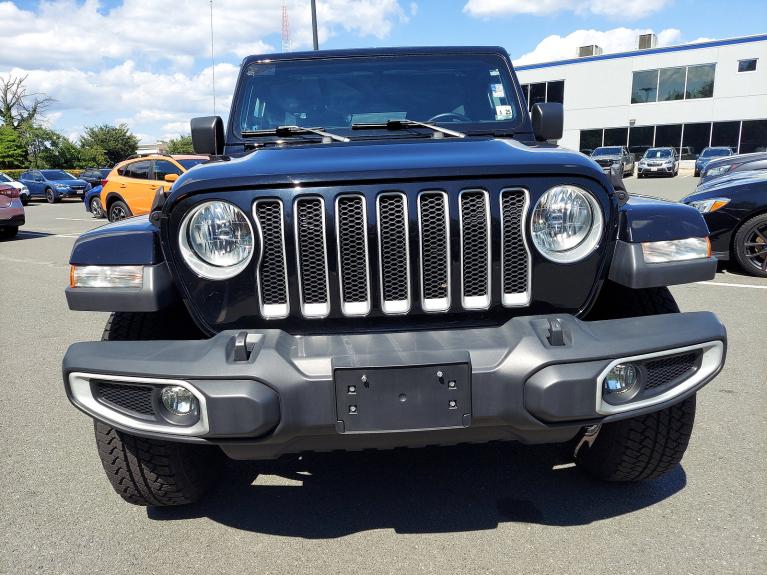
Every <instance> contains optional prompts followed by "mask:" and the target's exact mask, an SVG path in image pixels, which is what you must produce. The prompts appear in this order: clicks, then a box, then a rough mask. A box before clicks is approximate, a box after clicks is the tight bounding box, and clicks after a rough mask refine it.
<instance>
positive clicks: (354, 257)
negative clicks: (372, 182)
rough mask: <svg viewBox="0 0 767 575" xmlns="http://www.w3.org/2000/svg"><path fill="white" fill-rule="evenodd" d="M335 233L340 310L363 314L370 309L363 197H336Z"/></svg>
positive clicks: (350, 313) (348, 313)
mask: <svg viewBox="0 0 767 575" xmlns="http://www.w3.org/2000/svg"><path fill="white" fill-rule="evenodd" d="M336 233H337V241H338V269H339V276H340V281H341V311H342V312H343V314H344V315H366V314H367V313H368V312H369V311H370V267H369V262H368V235H367V209H366V208H365V198H364V197H362V196H341V197H339V198H338V199H337V200H336Z"/></svg>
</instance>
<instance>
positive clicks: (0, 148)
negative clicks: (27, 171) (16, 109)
mask: <svg viewBox="0 0 767 575" xmlns="http://www.w3.org/2000/svg"><path fill="white" fill-rule="evenodd" d="M26 157H27V151H26V149H25V148H24V143H23V142H22V140H21V138H19V135H18V133H17V132H16V131H15V130H14V129H13V128H10V127H8V126H0V168H20V167H22V166H23V165H24V163H25V160H26Z"/></svg>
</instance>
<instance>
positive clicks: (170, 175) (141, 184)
mask: <svg viewBox="0 0 767 575" xmlns="http://www.w3.org/2000/svg"><path fill="white" fill-rule="evenodd" d="M207 161H208V156H192V155H189V156H185V155H173V156H170V155H162V154H152V155H149V156H142V157H137V158H131V159H129V160H125V161H124V162H121V163H119V164H117V165H116V166H115V167H114V168H113V169H112V171H111V172H109V175H108V176H107V177H106V180H105V181H104V183H103V188H102V190H101V205H102V206H104V213H106V216H107V218H109V221H110V222H115V221H117V220H122V219H125V218H129V217H131V216H140V215H142V214H148V213H149V210H150V209H151V208H152V201H153V200H154V197H155V195H156V194H157V189H158V188H159V187H160V186H164V187H165V188H166V189H167V188H169V187H170V186H171V185H173V182H175V181H176V180H177V179H178V177H179V176H180V175H181V174H183V173H184V172H186V171H187V170H189V169H190V168H192V167H194V166H196V165H197V164H201V163H202V162H207Z"/></svg>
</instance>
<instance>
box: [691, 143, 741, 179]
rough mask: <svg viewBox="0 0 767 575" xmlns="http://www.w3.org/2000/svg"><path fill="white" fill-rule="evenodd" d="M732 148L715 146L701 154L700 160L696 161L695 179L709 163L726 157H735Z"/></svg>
mask: <svg viewBox="0 0 767 575" xmlns="http://www.w3.org/2000/svg"><path fill="white" fill-rule="evenodd" d="M733 153H734V152H733V151H732V148H727V147H725V146H714V147H710V148H706V149H705V150H703V151H702V152H701V153H700V156H698V159H697V160H695V177H696V178H697V177H698V176H700V173H701V172H702V171H703V170H704V169H705V168H706V166H708V164H709V162H711V161H712V160H715V159H717V158H724V157H726V156H732V155H733Z"/></svg>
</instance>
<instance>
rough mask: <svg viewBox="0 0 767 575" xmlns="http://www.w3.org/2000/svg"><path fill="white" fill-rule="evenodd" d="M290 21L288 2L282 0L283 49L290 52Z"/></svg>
mask: <svg viewBox="0 0 767 575" xmlns="http://www.w3.org/2000/svg"><path fill="white" fill-rule="evenodd" d="M290 50H291V45H290V22H289V21H288V3H287V1H286V0H283V2H282V51H283V52H290Z"/></svg>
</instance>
